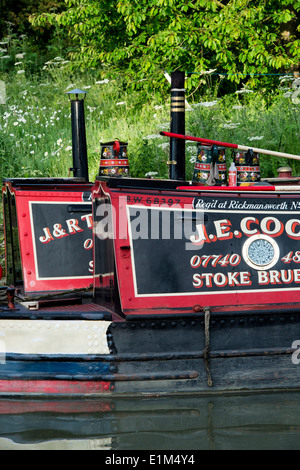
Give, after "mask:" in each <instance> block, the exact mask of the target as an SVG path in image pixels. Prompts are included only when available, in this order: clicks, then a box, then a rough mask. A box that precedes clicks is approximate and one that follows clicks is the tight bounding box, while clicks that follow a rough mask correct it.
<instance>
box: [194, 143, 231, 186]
mask: <svg viewBox="0 0 300 470" xmlns="http://www.w3.org/2000/svg"><path fill="white" fill-rule="evenodd" d="M197 147H198V151H197V160H196V163H195V167H194V174H193V181H194V182H197V183H203V184H207V185H209V186H210V185H214V184H215V185H222V184H225V183H226V156H225V148H224V147H217V146H216V145H212V146H207V145H198V146H197Z"/></svg>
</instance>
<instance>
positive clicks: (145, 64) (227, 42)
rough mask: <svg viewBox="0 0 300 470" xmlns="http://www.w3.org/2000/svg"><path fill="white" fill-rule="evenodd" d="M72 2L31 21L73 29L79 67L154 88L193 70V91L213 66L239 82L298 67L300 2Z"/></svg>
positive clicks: (68, 0) (74, 54) (70, 31)
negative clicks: (166, 74)
mask: <svg viewBox="0 0 300 470" xmlns="http://www.w3.org/2000/svg"><path fill="white" fill-rule="evenodd" d="M65 3H66V10H65V11H62V12H60V13H43V14H40V15H33V16H32V17H31V22H32V24H33V25H46V24H57V25H59V27H61V28H64V29H66V30H67V31H68V34H69V36H70V38H71V40H72V44H73V47H72V50H71V51H70V58H71V64H72V66H73V67H76V68H84V69H86V68H94V69H98V70H99V71H101V72H102V73H103V74H105V72H106V71H107V70H109V71H110V73H113V72H115V73H117V74H127V75H130V79H131V80H134V81H135V83H139V84H142V85H144V83H143V82H146V83H147V84H148V85H150V87H155V86H158V83H159V80H158V77H160V78H161V77H162V70H166V71H168V72H170V71H173V70H183V71H186V72H188V73H189V72H193V73H190V74H189V80H188V84H187V86H188V87H190V88H191V89H192V88H193V86H196V85H198V84H199V75H200V77H203V76H204V74H205V71H208V70H210V69H216V70H217V72H218V73H224V74H225V75H226V76H227V78H228V79H230V80H231V81H233V82H235V83H240V82H241V80H244V79H245V77H246V76H247V75H248V76H249V75H252V76H254V75H256V74H270V73H276V72H278V71H289V70H292V68H293V67H297V66H299V61H300V35H299V27H298V23H299V21H298V20H299V16H300V15H299V11H300V1H299V0H255V1H254V0H110V1H107V0H65ZM291 24H296V27H293V28H290V25H291ZM286 31H287V32H288V34H286V35H284V34H283V32H286Z"/></svg>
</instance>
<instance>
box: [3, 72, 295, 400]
mask: <svg viewBox="0 0 300 470" xmlns="http://www.w3.org/2000/svg"><path fill="white" fill-rule="evenodd" d="M69 93H70V98H71V99H70V101H71V115H72V148H73V168H72V169H71V170H72V172H73V176H72V177H69V178H26V179H22V178H4V180H3V188H2V198H3V211H4V230H5V249H6V267H5V269H6V285H5V286H2V288H1V295H2V297H1V299H2V300H1V308H0V395H1V396H4V397H7V396H9V397H16V396H22V397H23V396H27V397H37V396H42V397H49V396H50V397H51V396H55V397H66V396H72V397H82V396H85V397H106V398H109V397H117V398H118V397H137V396H144V397H153V396H154V397H156V396H163V395H175V396H179V395H182V394H184V395H185V394H214V393H215V394H220V393H242V392H262V391H273V392H274V391H281V392H282V391H286V390H293V391H295V390H297V389H299V387H300V374H299V372H300V365H299V363H300V248H299V245H298V241H299V239H300V186H299V182H300V179H298V178H291V177H289V175H288V177H287V178H278V179H276V181H263V180H261V178H260V176H259V164H258V160H257V159H258V157H259V151H258V150H261V149H246V148H241V147H240V146H237V145H236V146H235V147H234V148H235V163H236V167H235V168H236V169H237V170H236V174H237V175H238V176H239V178H240V179H239V180H236V181H235V182H234V183H233V185H232V180H230V178H231V175H230V172H229V179H228V178H227V174H228V169H227V168H226V162H225V159H224V155H225V153H226V146H227V147H228V146H232V145H231V144H225V143H223V142H214V141H208V140H205V139H201V138H195V139H194V140H198V141H199V155H198V160H197V162H196V164H195V172H194V177H193V181H186V178H185V142H186V140H193V138H192V137H189V136H186V135H185V122H184V121H185V114H184V110H185V107H184V101H185V94H184V93H185V91H184V74H183V73H181V72H177V73H174V74H172V81H171V110H170V117H171V124H170V133H164V135H166V136H167V137H168V138H170V160H169V161H168V162H166V164H168V166H169V175H170V178H169V179H166V180H162V179H153V178H133V177H131V176H130V173H129V163H130V161H129V160H130V159H129V158H128V156H127V143H126V142H123V141H119V140H115V141H113V142H106V143H103V144H101V158H100V165H99V176H97V177H96V180H95V181H93V182H90V181H89V175H88V166H87V152H86V135H85V125H84V100H83V99H80V97H81V95H80V94H81V93H82V91H81V90H78V89H76V90H73V91H72V92H69ZM72 94H73V95H75V99H72V96H73V95H72ZM200 143H202V144H203V145H200ZM270 153H271V154H276V152H270ZM287 155H288V154H287ZM288 156H289V157H291V158H300V157H297V156H294V155H288ZM255 158H256V160H255ZM224 162H225V163H224ZM227 163H228V162H227ZM233 173H234V172H233ZM229 183H230V185H229Z"/></svg>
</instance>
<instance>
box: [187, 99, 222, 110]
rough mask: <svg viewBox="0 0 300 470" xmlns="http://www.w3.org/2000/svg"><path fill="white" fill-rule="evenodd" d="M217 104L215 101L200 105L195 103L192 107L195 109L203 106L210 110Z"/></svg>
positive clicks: (204, 102)
mask: <svg viewBox="0 0 300 470" xmlns="http://www.w3.org/2000/svg"><path fill="white" fill-rule="evenodd" d="M217 103H218V101H217V100H214V101H203V102H202V103H196V104H194V105H192V106H193V107H197V106H204V107H205V108H210V107H212V106H215V105H216V104H217Z"/></svg>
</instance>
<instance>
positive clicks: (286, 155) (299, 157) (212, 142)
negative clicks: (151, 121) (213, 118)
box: [160, 132, 300, 160]
mask: <svg viewBox="0 0 300 470" xmlns="http://www.w3.org/2000/svg"><path fill="white" fill-rule="evenodd" d="M160 134H161V135H164V136H166V137H173V138H174V137H176V138H177V139H184V140H191V141H195V142H202V143H203V144H204V145H205V144H207V145H219V146H220V147H230V148H234V149H237V150H250V149H252V150H253V152H256V153H260V154H261V153H262V154H266V155H272V156H273V157H283V158H291V159H294V160H300V155H293V154H291V153H283V152H275V151H274V150H265V149H259V148H255V147H247V146H245V145H238V144H230V143H228V142H220V141H218V140H210V139H202V138H200V137H192V136H189V135H183V134H174V133H171V132H161V133H160Z"/></svg>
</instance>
